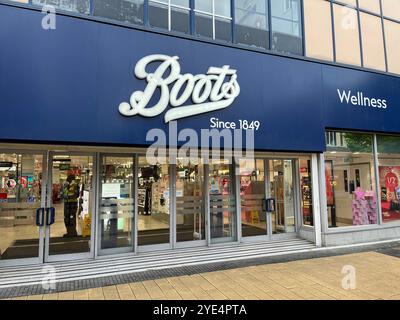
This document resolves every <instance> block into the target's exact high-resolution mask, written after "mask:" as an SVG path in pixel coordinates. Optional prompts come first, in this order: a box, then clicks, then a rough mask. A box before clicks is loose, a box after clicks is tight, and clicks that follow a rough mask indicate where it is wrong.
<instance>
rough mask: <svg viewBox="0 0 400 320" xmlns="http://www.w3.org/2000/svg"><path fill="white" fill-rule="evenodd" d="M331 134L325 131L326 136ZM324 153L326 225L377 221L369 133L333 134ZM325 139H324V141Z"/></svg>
mask: <svg viewBox="0 0 400 320" xmlns="http://www.w3.org/2000/svg"><path fill="white" fill-rule="evenodd" d="M330 135H332V134H331V132H328V133H327V137H328V136H330ZM337 135H340V139H335V141H340V143H337V144H335V142H334V141H332V140H331V139H330V140H329V144H328V143H327V152H326V153H325V179H326V199H327V206H328V221H329V226H330V227H345V226H357V225H370V224H377V223H378V219H377V215H378V208H377V202H376V194H377V193H376V186H375V174H374V157H373V147H372V143H373V139H372V138H373V136H372V135H368V134H360V133H336V136H337ZM327 141H328V140H327Z"/></svg>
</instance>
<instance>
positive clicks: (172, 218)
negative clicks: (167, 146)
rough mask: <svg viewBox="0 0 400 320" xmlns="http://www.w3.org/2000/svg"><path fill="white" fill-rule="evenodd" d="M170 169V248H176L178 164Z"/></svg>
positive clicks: (169, 166)
mask: <svg viewBox="0 0 400 320" xmlns="http://www.w3.org/2000/svg"><path fill="white" fill-rule="evenodd" d="M168 169H169V223H170V227H169V234H170V246H171V248H172V249H173V248H175V245H176V204H175V199H176V164H173V163H170V164H169V165H168Z"/></svg>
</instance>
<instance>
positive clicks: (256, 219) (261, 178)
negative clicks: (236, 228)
mask: <svg viewBox="0 0 400 320" xmlns="http://www.w3.org/2000/svg"><path fill="white" fill-rule="evenodd" d="M239 167H240V168H239V170H240V197H241V204H242V205H241V206H242V209H241V217H242V236H243V237H253V236H265V235H267V233H268V232H267V214H266V212H265V211H263V200H264V199H265V170H264V159H255V160H241V161H240V163H239Z"/></svg>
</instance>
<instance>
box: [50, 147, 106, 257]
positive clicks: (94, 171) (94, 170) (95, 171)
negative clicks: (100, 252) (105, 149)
mask: <svg viewBox="0 0 400 320" xmlns="http://www.w3.org/2000/svg"><path fill="white" fill-rule="evenodd" d="M57 155H69V156H71V157H72V156H88V157H92V159H93V166H92V174H93V182H92V183H93V185H92V194H93V196H92V199H91V202H92V208H93V213H92V225H91V234H90V240H89V241H90V244H91V246H90V251H89V252H84V253H71V254H60V255H50V253H49V248H50V240H51V234H50V231H51V226H50V227H48V228H46V229H45V243H44V260H43V261H44V262H45V263H48V262H59V261H71V260H81V259H94V258H95V250H96V249H95V248H96V242H95V239H96V236H97V235H96V224H97V219H98V218H97V215H98V214H97V212H98V209H97V206H98V200H97V196H96V195H97V194H98V193H97V183H96V181H97V180H98V167H97V165H98V154H97V153H92V152H79V151H69V150H66V151H48V152H47V159H48V161H47V164H48V168H47V169H48V170H47V192H46V196H47V201H46V208H51V207H52V206H53V201H52V195H53V194H52V189H53V188H52V182H53V175H52V174H53V158H54V156H57Z"/></svg>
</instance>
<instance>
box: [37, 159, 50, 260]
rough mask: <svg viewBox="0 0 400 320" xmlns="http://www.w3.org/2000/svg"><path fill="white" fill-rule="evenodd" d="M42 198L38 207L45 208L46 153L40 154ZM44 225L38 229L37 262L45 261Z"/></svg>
mask: <svg viewBox="0 0 400 320" xmlns="http://www.w3.org/2000/svg"><path fill="white" fill-rule="evenodd" d="M42 157H43V158H42V191H41V192H42V198H41V200H40V206H41V207H42V208H45V207H46V205H47V197H49V195H48V193H47V192H48V187H47V186H48V184H49V181H48V179H49V175H48V161H49V152H48V151H46V152H45V153H43V154H42ZM46 229H47V228H46V225H44V226H43V227H40V229H39V262H40V263H42V262H44V259H45V244H46V239H45V237H46Z"/></svg>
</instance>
